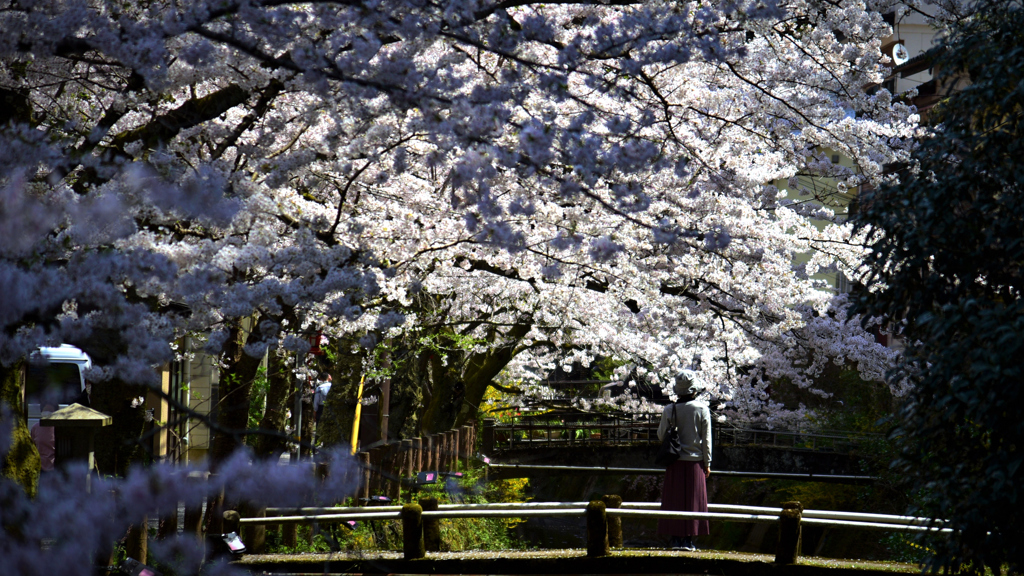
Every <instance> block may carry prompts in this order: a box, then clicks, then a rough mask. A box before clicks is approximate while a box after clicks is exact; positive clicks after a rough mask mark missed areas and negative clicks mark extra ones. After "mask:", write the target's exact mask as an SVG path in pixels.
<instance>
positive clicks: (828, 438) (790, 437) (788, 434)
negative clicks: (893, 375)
mask: <svg viewBox="0 0 1024 576" xmlns="http://www.w3.org/2000/svg"><path fill="white" fill-rule="evenodd" d="M883 437H884V435H882V434H867V433H860V432H846V431H831V432H820V431H813V432H811V431H805V430H761V429H757V428H748V427H743V426H721V427H716V430H715V442H716V443H717V444H718V445H720V446H778V447H781V448H790V449H793V450H813V451H827V452H849V451H851V450H854V449H856V448H858V447H861V446H863V445H864V444H867V443H870V442H873V441H876V440H879V439H881V438H883Z"/></svg>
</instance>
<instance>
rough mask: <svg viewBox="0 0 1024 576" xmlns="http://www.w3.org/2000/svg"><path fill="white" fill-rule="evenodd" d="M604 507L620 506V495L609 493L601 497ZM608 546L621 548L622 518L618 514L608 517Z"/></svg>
mask: <svg viewBox="0 0 1024 576" xmlns="http://www.w3.org/2000/svg"><path fill="white" fill-rule="evenodd" d="M601 501H602V502H604V505H605V508H621V507H622V496H619V495H617V494H609V495H605V496H602V497H601ZM608 546H610V547H611V548H622V518H619V517H618V516H616V517H614V518H611V517H609V518H608Z"/></svg>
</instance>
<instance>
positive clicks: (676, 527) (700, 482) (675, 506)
mask: <svg viewBox="0 0 1024 576" xmlns="http://www.w3.org/2000/svg"><path fill="white" fill-rule="evenodd" d="M661 509H662V510H675V511H678V512H707V511H708V488H707V484H706V477H705V476H704V469H703V468H701V466H700V462H690V461H687V460H676V461H675V462H673V463H672V465H671V466H669V467H668V470H665V483H664V485H663V486H662V489H661ZM710 533H711V530H710V528H709V527H708V521H707V520H675V519H662V520H658V534H667V535H670V536H701V535H703V534H710Z"/></svg>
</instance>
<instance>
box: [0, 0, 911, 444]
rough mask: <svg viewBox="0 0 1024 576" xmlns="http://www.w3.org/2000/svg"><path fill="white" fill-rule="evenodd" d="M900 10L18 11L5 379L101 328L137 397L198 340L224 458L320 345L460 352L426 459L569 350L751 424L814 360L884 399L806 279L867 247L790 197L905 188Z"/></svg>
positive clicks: (873, 358) (80, 6) (337, 7)
mask: <svg viewBox="0 0 1024 576" xmlns="http://www.w3.org/2000/svg"><path fill="white" fill-rule="evenodd" d="M885 8H887V3H885V2H871V3H866V2H847V3H842V4H839V5H836V4H834V3H831V2H812V1H806V2H788V3H777V2H773V1H744V2H721V3H717V2H704V3H669V2H611V3H600V4H592V3H587V2H579V3H566V4H560V3H554V4H550V3H548V4H532V3H528V2H505V3H488V2H477V1H466V2H449V3H444V4H432V3H429V2H419V1H413V2H401V1H398V2H380V3H375V4H367V5H364V4H362V3H359V4H353V5H350V4H348V3H345V2H237V3H235V2H227V3H225V2H211V3H206V2H195V3H189V4H186V5H179V4H173V3H162V2H157V3H150V4H145V5H131V6H120V5H113V4H109V3H106V2H99V1H94V2H89V1H70V2H65V1H53V2H22V1H18V2H9V3H8V4H7V5H6V6H5V9H4V11H3V13H2V18H3V22H4V28H3V29H4V34H3V37H2V40H0V57H2V58H3V63H4V67H3V73H2V79H0V83H2V87H3V91H4V92H3V94H4V97H5V99H6V100H7V101H8V102H10V103H11V105H10V106H9V107H8V109H7V111H6V112H5V117H4V120H5V122H6V126H7V127H6V128H5V130H4V133H3V134H4V136H3V137H4V143H5V150H7V151H8V153H7V154H6V155H5V156H4V158H3V159H2V160H0V161H2V162H3V171H2V173H3V174H4V182H3V185H4V188H3V189H4V206H5V210H4V228H5V230H9V231H10V232H11V234H10V235H9V236H10V237H13V238H17V239H18V240H17V241H16V242H12V243H10V244H5V246H4V249H3V250H4V258H3V261H2V265H3V266H4V271H3V274H2V275H0V276H2V277H3V282H4V284H5V286H8V287H10V288H9V290H10V293H13V294H16V295H17V297H16V298H12V299H8V300H7V301H6V302H5V304H4V313H3V316H4V326H5V331H4V333H3V336H2V339H0V353H2V356H3V359H4V365H5V366H11V365H12V362H15V361H16V360H17V359H19V358H23V357H24V355H25V354H26V353H27V352H28V351H30V350H31V349H33V348H34V347H36V346H38V345H40V344H42V343H46V342H49V343H52V342H56V341H73V342H74V341H86V340H88V339H89V338H90V335H92V334H95V333H96V331H97V330H98V329H104V330H105V331H106V332H105V333H106V334H116V335H119V337H120V339H121V341H122V345H121V347H120V348H119V351H118V353H117V354H116V355H115V356H114V358H113V359H112V360H111V361H110V362H108V363H106V364H105V366H104V368H103V370H104V371H105V373H106V375H107V376H108V377H115V376H116V377H119V378H122V379H125V380H129V381H144V380H146V379H151V378H152V377H153V376H152V370H151V367H152V366H153V365H154V364H155V363H159V362H162V361H166V360H167V359H169V358H170V357H171V355H172V350H171V348H170V347H169V345H168V343H169V342H171V341H173V339H174V338H175V337H176V336H178V335H180V334H183V333H186V332H189V331H196V332H203V333H208V334H209V339H208V349H209V350H210V351H214V352H223V354H224V355H223V358H222V359H223V362H224V373H225V374H226V375H228V376H231V375H234V377H233V378H228V379H227V381H229V382H234V383H237V386H238V387H239V388H238V390H237V393H235V391H234V390H230V391H229V392H231V394H229V395H228V396H230V397H231V398H234V399H236V401H237V402H238V405H237V406H226V408H225V410H223V412H222V414H223V416H224V421H223V422H222V424H223V426H224V427H225V428H236V429H237V428H240V427H244V426H239V425H238V424H239V418H243V417H244V414H245V413H246V410H244V409H243V408H244V407H245V405H246V403H247V397H248V394H247V386H248V383H249V382H251V379H252V376H253V374H254V371H255V365H256V362H255V361H254V360H252V358H256V357H259V356H261V355H262V353H263V352H265V351H266V350H267V349H268V348H269V347H271V346H278V345H281V346H284V347H285V348H286V349H289V350H292V351H294V352H299V353H302V352H304V350H305V349H306V348H307V347H308V340H307V339H306V338H305V335H307V334H308V333H309V332H310V331H312V330H322V331H324V332H325V333H327V334H328V335H330V336H333V337H336V338H340V339H343V340H344V341H346V342H361V345H362V346H363V347H370V348H372V347H373V346H375V345H377V344H378V343H380V342H382V341H384V340H385V338H388V339H395V338H397V339H401V338H403V337H406V338H414V340H415V341H420V339H421V338H422V337H426V336H429V337H430V338H433V339H435V340H437V339H438V338H441V339H442V340H444V339H447V341H448V342H449V343H458V346H459V347H460V348H459V349H460V350H461V352H460V358H459V359H458V362H455V360H456V359H455V358H454V357H447V356H445V355H444V354H440V355H438V357H437V361H438V362H440V363H441V364H444V362H445V361H447V360H449V359H451V360H452V361H453V362H454V364H453V368H452V369H451V370H447V371H443V372H444V377H443V378H441V377H440V374H441V373H438V378H436V382H439V383H443V386H441V387H445V386H453V387H454V388H453V389H452V390H436V391H434V392H435V393H433V394H431V398H430V402H428V403H427V405H426V407H425V408H424V410H425V411H423V412H422V413H421V414H420V416H423V415H429V414H431V413H436V414H437V416H432V417H428V420H430V421H431V423H430V424H429V427H430V428H438V427H443V426H444V425H447V424H448V423H449V422H451V421H454V420H455V419H460V420H461V419H464V418H466V417H467V415H468V413H469V412H468V410H469V408H467V409H466V410H463V408H462V407H464V406H468V407H470V408H471V407H472V406H473V405H474V403H475V402H477V401H478V398H479V397H480V396H481V395H482V390H483V387H485V386H486V385H487V383H488V382H489V381H490V380H491V378H492V377H493V376H494V375H495V374H497V372H498V371H499V370H501V369H503V368H505V367H506V366H507V365H509V363H510V362H511V363H512V364H511V367H512V368H523V367H529V366H532V365H536V362H537V361H538V359H539V358H543V357H544V356H545V355H546V354H548V353H549V352H550V351H551V350H552V349H556V350H557V349H570V350H574V351H576V352H574V353H576V354H581V355H583V356H588V355H590V354H594V353H601V354H607V355H612V356H615V357H617V358H621V359H623V360H633V361H638V362H642V363H643V364H644V365H649V366H654V367H656V374H654V377H655V379H656V380H657V379H663V378H664V376H666V375H668V374H671V373H672V372H674V371H675V370H678V369H679V368H680V367H683V366H688V365H691V364H693V363H694V362H695V361H696V360H697V359H698V358H699V359H700V363H701V366H702V369H703V371H704V372H705V376H706V379H707V381H708V382H709V383H712V384H713V385H714V386H715V387H716V389H717V391H718V392H719V393H720V394H721V395H722V396H724V397H727V398H731V399H732V400H733V402H734V404H735V408H736V409H737V410H739V411H741V412H751V411H753V410H754V409H755V408H757V409H760V408H761V407H763V406H764V405H765V402H766V401H767V399H766V397H765V393H764V387H765V386H766V385H767V382H768V381H770V380H772V379H779V378H789V379H792V380H793V381H795V382H797V383H798V384H800V385H805V386H806V385H809V384H810V380H809V378H808V377H809V376H813V374H814V369H815V367H816V366H820V364H821V362H823V361H825V358H826V357H827V358H828V359H830V360H839V361H844V360H851V361H854V362H858V363H861V365H862V368H863V370H864V371H865V373H866V374H868V375H874V374H878V373H879V372H880V370H881V368H880V367H881V366H882V365H884V363H885V361H886V360H887V359H888V354H887V353H886V352H885V351H884V350H881V349H880V348H878V347H877V346H874V345H873V344H872V343H871V342H870V341H868V340H866V339H865V338H864V334H863V333H861V332H857V330H859V328H855V327H854V326H856V323H849V322H844V319H843V318H841V317H840V316H841V314H837V313H836V312H834V310H835V308H830V299H831V296H830V295H829V293H828V291H827V290H823V289H822V288H824V287H823V286H821V285H820V283H819V284H816V283H815V281H814V280H812V279H811V276H812V275H813V274H814V273H815V272H816V271H817V270H820V269H844V270H849V269H850V268H851V267H854V266H856V264H857V263H858V260H859V258H860V257H861V256H860V249H859V247H858V245H857V244H858V243H857V241H856V240H855V239H852V238H851V236H850V232H849V230H848V228H846V227H845V225H844V224H843V223H842V222H841V218H840V217H836V215H834V214H832V213H831V212H829V211H828V210H826V209H823V208H821V207H820V205H819V204H817V203H813V202H805V203H801V202H798V201H797V202H793V201H790V200H789V199H787V198H786V197H785V195H784V194H783V193H782V192H780V190H779V188H778V187H776V186H775V184H774V183H777V182H781V181H785V180H786V179H789V178H793V177H795V176H796V175H798V174H805V175H814V176H820V177H830V178H834V179H837V180H839V181H840V183H841V184H842V186H843V187H846V188H855V187H857V186H859V185H861V184H864V183H868V182H876V181H878V179H879V178H881V174H882V166H883V165H884V164H885V163H887V162H891V161H895V160H899V159H900V158H902V157H904V155H905V145H904V143H903V142H904V138H905V137H906V136H907V135H908V134H909V129H910V128H911V127H912V125H913V120H914V118H913V115H912V110H911V109H909V108H908V107H906V106H904V105H901V104H899V103H896V102H893V101H892V98H891V95H889V94H888V93H887V92H885V91H884V90H882V91H878V92H875V93H873V94H868V93H867V92H865V91H864V90H862V88H863V87H864V86H866V85H869V84H872V83H877V82H878V80H879V79H880V78H881V76H882V73H883V66H884V62H883V59H884V57H883V56H882V55H881V54H880V51H879V38H880V37H882V36H883V35H884V34H885V33H886V32H887V31H888V27H887V25H886V24H885V23H884V21H883V19H882V17H881V14H880V10H883V9H885ZM825 150H831V151H837V152H839V153H842V154H843V155H844V156H846V157H848V158H850V159H851V160H852V162H853V168H849V167H844V166H841V165H838V164H834V163H832V162H831V161H830V160H829V158H828V156H827V155H826V154H825V153H824V151H825ZM798 253H810V254H813V256H812V257H811V259H810V261H809V262H808V263H807V264H806V266H804V267H803V268H797V269H794V267H793V259H794V257H795V255H797V254H798ZM830 310H832V311H831V312H830ZM851 336H852V338H851ZM444 347H445V348H451V346H449V345H448V344H445V346H444ZM412 349H415V347H413V348H412ZM531 351H536V352H538V353H537V354H531ZM471 367H472V370H470V368H471ZM470 372H472V376H470ZM409 379H410V381H412V382H415V381H417V379H419V381H422V378H421V377H418V376H415V375H414V374H410V378H409ZM232 385H235V384H232ZM459 386H461V387H462V390H463V391H462V392H458V391H457V390H455V388H458V387H459ZM460 394H462V395H463V396H460ZM421 398H422V397H421ZM455 400H457V401H458V402H456V403H453V401H455ZM463 400H466V402H463ZM439 403H440V404H439ZM445 403H447V404H445ZM456 405H458V406H459V408H457V409H454V413H453V408H452V407H454V406H456ZM445 406H447V407H445ZM236 444H237V442H235V441H231V440H230V439H229V440H228V441H227V444H225V445H224V447H223V449H222V450H221V449H218V450H215V452H217V453H219V454H220V456H225V455H226V454H227V453H228V452H230V449H231V448H232V447H233V446H234V445H236Z"/></svg>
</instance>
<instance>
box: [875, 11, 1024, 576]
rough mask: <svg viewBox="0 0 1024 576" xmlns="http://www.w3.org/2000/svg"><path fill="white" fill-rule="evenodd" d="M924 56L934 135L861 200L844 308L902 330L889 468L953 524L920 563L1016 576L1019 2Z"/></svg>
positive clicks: (1023, 242)
mask: <svg viewBox="0 0 1024 576" xmlns="http://www.w3.org/2000/svg"><path fill="white" fill-rule="evenodd" d="M976 7H977V9H978V11H977V14H976V15H975V16H974V17H973V18H971V19H968V20H964V21H962V22H961V23H960V24H959V25H958V27H957V28H956V29H955V30H954V31H953V34H952V35H951V36H950V37H949V39H948V40H947V42H946V45H945V50H944V52H943V53H942V55H941V56H940V57H939V61H938V62H937V64H938V66H937V68H936V69H937V70H939V71H941V73H942V76H943V78H942V80H943V81H945V82H946V84H945V85H947V86H949V85H951V84H952V81H953V80H954V79H955V78H954V77H955V75H956V74H962V73H965V72H966V73H969V77H970V78H969V79H970V84H969V85H968V86H966V87H965V88H963V89H962V90H960V91H958V92H955V93H953V94H952V95H950V96H949V97H948V98H947V99H946V100H944V101H943V102H941V103H940V105H939V106H938V107H937V108H936V110H935V111H934V113H933V116H932V118H931V120H932V121H933V124H934V126H935V131H934V134H933V135H931V136H930V137H928V138H926V139H924V140H923V141H922V142H921V145H920V148H919V149H918V150H917V151H916V152H915V158H914V160H915V164H913V165H912V166H913V169H912V170H908V172H907V173H906V174H903V175H902V177H901V180H902V182H901V183H900V184H899V185H898V186H890V187H885V188H881V189H879V190H876V191H873V192H869V193H866V194H865V195H864V197H863V199H862V203H861V206H862V209H861V211H860V213H859V214H858V215H857V216H856V222H857V223H858V225H859V226H861V227H862V228H866V229H868V230H870V231H874V232H879V233H880V234H877V235H874V236H872V242H871V249H872V254H871V260H870V263H871V277H870V281H869V286H868V288H869V289H868V290H866V291H865V292H864V293H862V294H861V295H860V297H859V299H858V301H857V303H856V304H855V307H856V311H857V312H862V313H867V314H868V315H882V316H885V317H887V318H888V319H890V320H892V321H894V322H897V323H901V322H902V323H905V324H904V336H905V337H906V342H907V350H906V354H905V358H904V360H903V363H902V364H901V365H900V366H899V368H898V369H897V370H895V371H894V373H893V374H892V375H891V377H892V378H895V379H904V378H906V379H909V380H910V381H911V382H912V383H913V384H914V391H913V392H912V393H911V394H910V396H909V398H908V399H907V401H906V402H905V403H904V405H903V406H902V408H901V409H900V410H899V411H898V413H897V415H896V418H895V420H894V422H895V424H896V426H897V428H896V431H895V433H894V434H895V436H896V437H897V438H898V442H899V446H900V453H899V455H898V457H897V459H896V462H895V464H894V466H895V467H896V468H897V469H898V470H899V471H900V472H901V473H904V474H906V475H908V477H909V479H910V480H911V481H912V482H913V483H914V485H915V486H916V488H917V489H919V490H920V493H921V509H920V510H917V511H916V512H918V513H923V514H927V515H930V516H934V517H940V518H948V519H950V520H951V521H952V523H953V526H954V527H955V528H956V529H957V530H958V531H959V532H958V533H957V535H956V536H955V537H954V538H952V539H951V540H950V541H949V542H948V543H946V544H942V545H940V546H939V547H938V548H937V549H936V550H935V551H934V554H933V555H932V557H931V561H930V563H929V564H928V568H929V569H931V570H938V569H941V568H943V567H946V568H949V569H952V570H954V571H969V572H977V571H981V570H983V569H984V567H986V566H987V567H990V568H992V569H994V570H999V569H1000V568H1001V567H1005V566H1006V565H1008V567H1009V569H1010V571H1011V572H1017V573H1019V572H1020V569H1021V566H1022V564H1021V557H1022V553H1024V546H1022V545H1021V542H1020V536H1021V535H1022V534H1024V523H1022V519H1024V512H1022V511H1024V493H1022V488H1021V486H1022V485H1024V483H1022V482H1021V479H1022V475H1024V471H1022V470H1021V463H1022V461H1024V453H1022V446H1021V440H1022V438H1024V418H1021V413H1020V407H1021V406H1022V405H1024V401H1022V398H1021V385H1022V383H1024V370H1022V367H1024V348H1022V342H1024V299H1022V298H1021V289H1022V288H1024V195H1022V192H1024V190H1022V186H1024V138H1022V136H1024V134H1022V133H1021V128H1022V126H1021V122H1022V113H1024V7H1022V5H1021V2H1020V1H1019V0H1014V1H1005V0H985V1H981V2H978V3H977V6H976Z"/></svg>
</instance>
